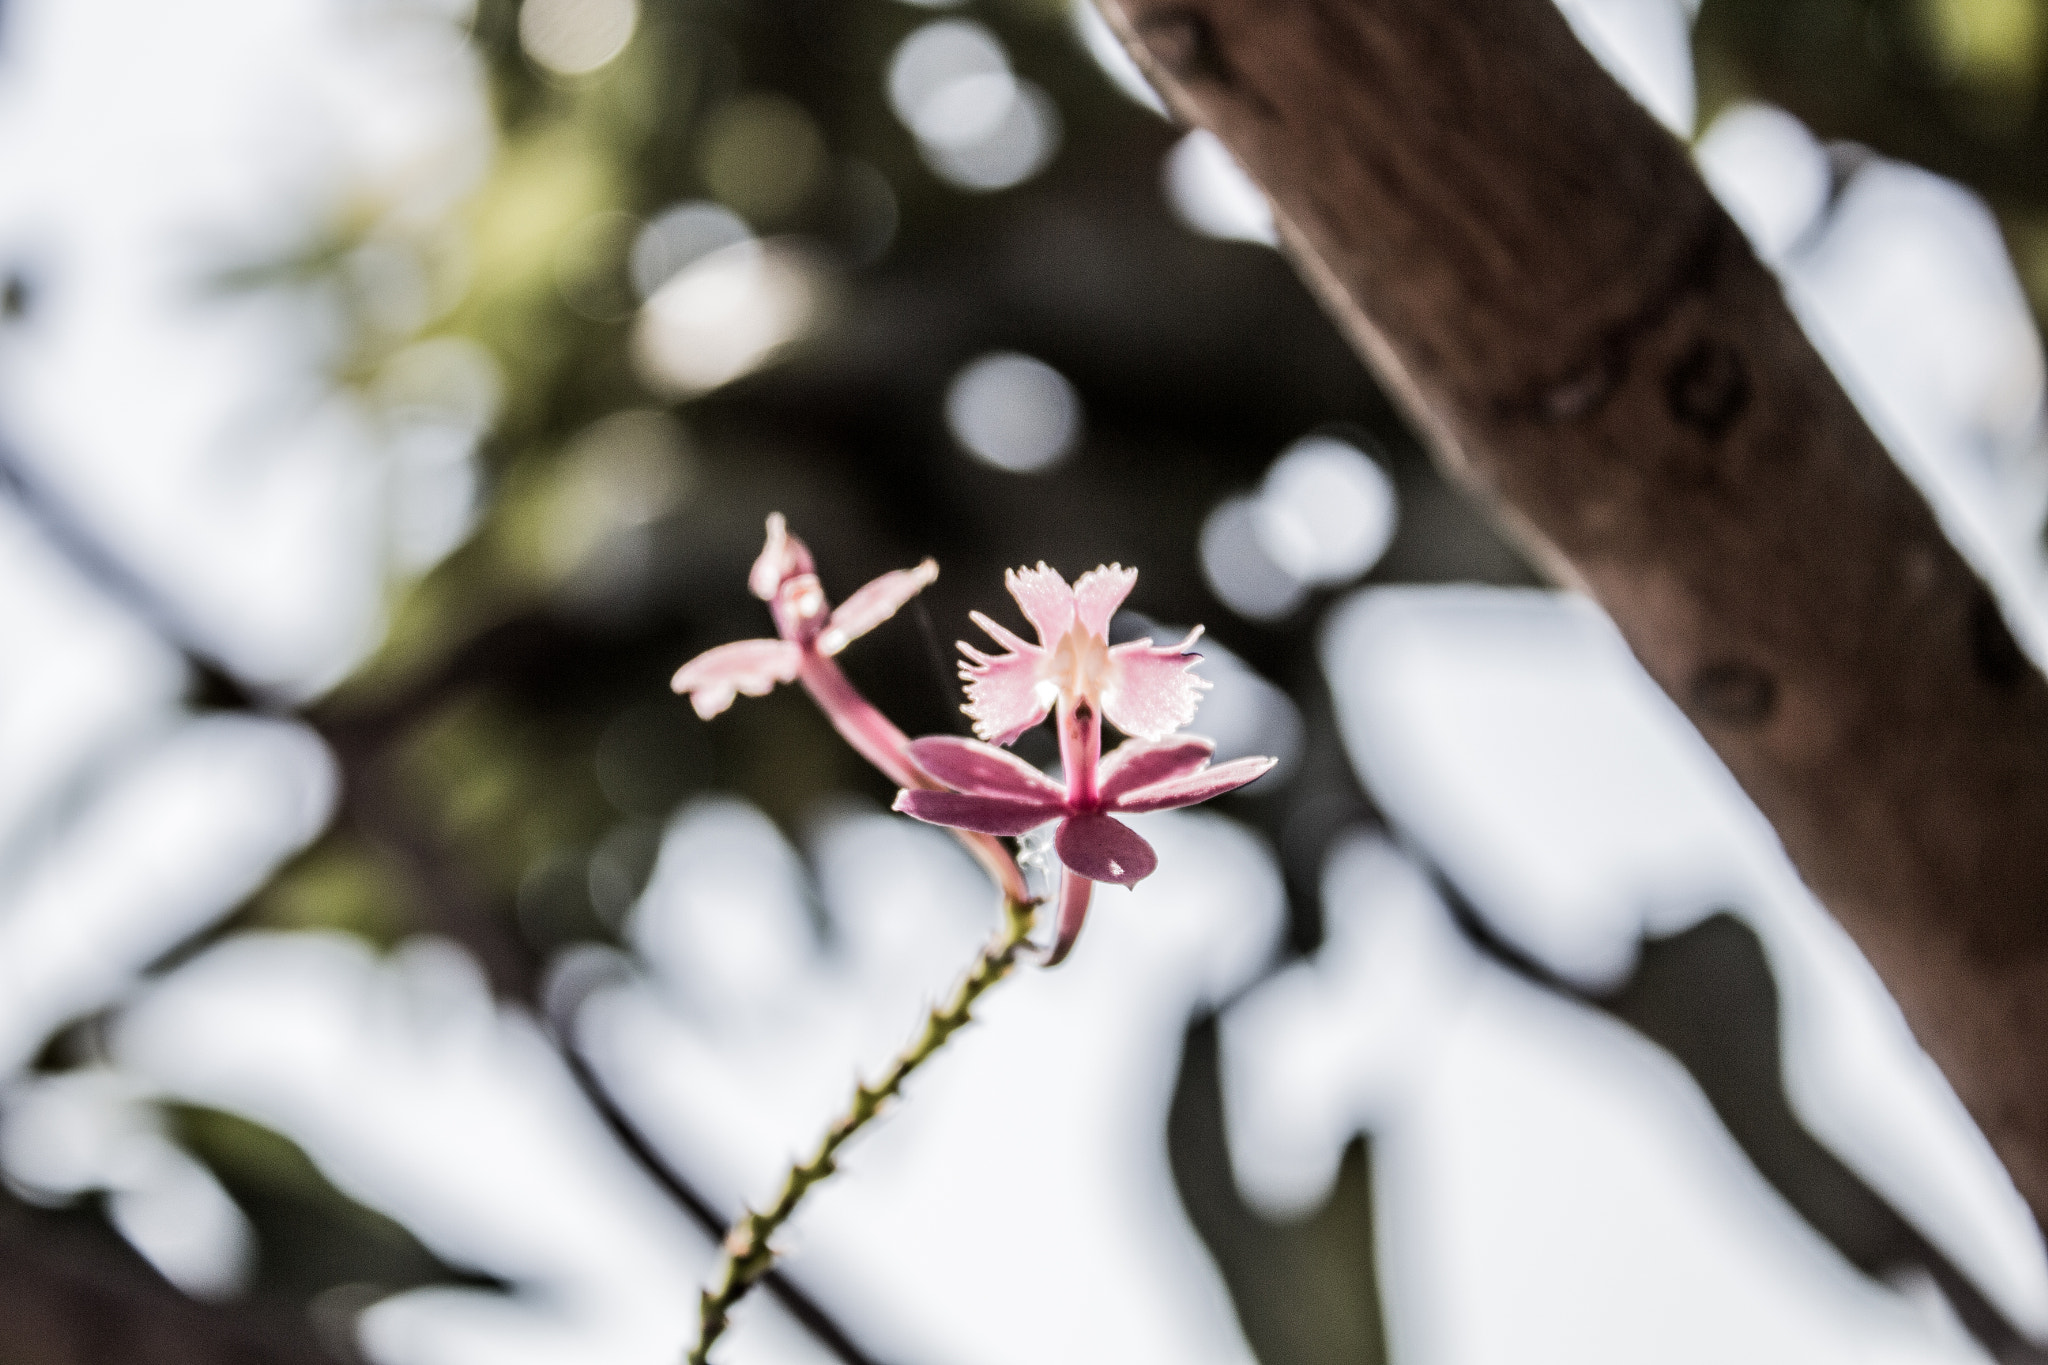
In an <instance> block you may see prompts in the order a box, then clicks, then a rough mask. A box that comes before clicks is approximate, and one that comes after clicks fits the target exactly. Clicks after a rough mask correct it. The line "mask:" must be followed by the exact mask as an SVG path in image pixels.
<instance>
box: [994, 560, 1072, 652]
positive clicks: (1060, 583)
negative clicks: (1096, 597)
mask: <svg viewBox="0 0 2048 1365" xmlns="http://www.w3.org/2000/svg"><path fill="white" fill-rule="evenodd" d="M1003 583H1004V584H1005V586H1007V587H1008V588H1009V589H1010V596H1012V597H1014V598H1016V599H1017V605H1018V606H1019V607H1020V608H1022V609H1023V612H1024V619H1026V620H1027V621H1029V622H1031V624H1032V625H1034V626H1036V627H1037V628H1038V643H1039V644H1041V645H1045V646H1047V647H1048V648H1050V647H1051V645H1052V643H1053V641H1055V640H1057V639H1059V638H1060V636H1062V635H1065V634H1066V633H1067V627H1069V626H1071V625H1073V624H1074V590H1073V589H1072V588H1070V587H1068V586H1067V580H1066V579H1064V578H1061V577H1060V575H1059V571H1058V570H1056V569H1054V568H1052V567H1050V566H1049V565H1047V564H1046V562H1045V561H1044V560H1042V559H1041V560H1039V561H1038V567H1037V568H1035V569H1009V570H1006V571H1005V572H1004V574H1003Z"/></svg>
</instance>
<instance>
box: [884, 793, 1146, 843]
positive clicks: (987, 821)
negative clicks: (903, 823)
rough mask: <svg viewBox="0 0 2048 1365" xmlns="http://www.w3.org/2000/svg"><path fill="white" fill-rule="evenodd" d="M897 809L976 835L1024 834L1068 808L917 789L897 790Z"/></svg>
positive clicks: (971, 794)
mask: <svg viewBox="0 0 2048 1365" xmlns="http://www.w3.org/2000/svg"><path fill="white" fill-rule="evenodd" d="M896 809H897V810H900V811H902V812H903V813H904V814H905V815H908V816H911V817H913V818H915V819H919V820H922V821H924V822H925V823H926V824H928V825H947V826H950V827H952V828H953V829H970V830H973V831H974V832H975V833H977V834H1022V833H1024V832H1025V831H1027V830H1033V829H1037V828H1038V827H1039V826H1040V825H1042V824H1044V823H1045V822H1046V821H1048V820H1051V819H1053V818H1054V817H1056V816H1058V815H1061V814H1063V813H1064V812H1065V810H1066V807H1065V806H1063V805H1062V804H1060V803H1059V802H1058V801H1015V800H1010V799H1008V798H1006V797H1001V796H983V795H979V794H975V793H969V792H935V791H922V790H917V791H900V792H897V793H896ZM1105 818H1107V817H1105Z"/></svg>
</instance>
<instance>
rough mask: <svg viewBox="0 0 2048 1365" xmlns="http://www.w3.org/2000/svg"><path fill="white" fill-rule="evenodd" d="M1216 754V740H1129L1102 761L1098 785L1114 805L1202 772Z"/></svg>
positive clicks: (1180, 737) (1193, 737)
mask: <svg viewBox="0 0 2048 1365" xmlns="http://www.w3.org/2000/svg"><path fill="white" fill-rule="evenodd" d="M1215 752H1216V741H1214V740H1211V739H1203V738H1202V737H1201V736H1200V735H1176V736H1174V737H1173V738H1171V739H1158V740H1154V739H1127V740H1125V741H1124V742H1123V743H1122V744H1119V745H1118V746H1117V747H1116V748H1115V749H1113V750H1112V751H1110V753H1109V754H1108V756H1106V757H1105V758H1104V759H1103V760H1102V767H1101V769H1100V772H1099V774H1098V777H1097V782H1098V783H1099V784H1100V790H1101V792H1102V797H1103V799H1104V800H1105V801H1108V802H1110V803H1111V805H1114V804H1115V803H1116V801H1117V800H1118V799H1119V798H1120V797H1122V796H1124V795H1125V794H1127V793H1130V792H1135V791H1138V790H1140V789H1142V788H1145V787H1149V786H1152V785H1153V784H1154V783H1157V782H1167V781H1171V780H1172V779H1174V778H1177V777H1186V776H1187V775H1188V774H1190V773H1197V772H1200V771H1201V770H1202V769H1203V768H1205V767H1207V766H1208V763H1209V759H1210V758H1211V757H1212V756H1213V755H1214V754H1215Z"/></svg>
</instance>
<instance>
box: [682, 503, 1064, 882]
mask: <svg viewBox="0 0 2048 1365" xmlns="http://www.w3.org/2000/svg"><path fill="white" fill-rule="evenodd" d="M938 576H939V566H938V565H937V564H936V563H934V562H933V561H932V560H930V559H927V560H925V561H924V562H923V563H921V564H919V565H918V566H917V567H916V568H914V569H897V570H894V571H892V572H890V573H885V574H883V575H882V576H881V577H880V578H877V579H875V580H873V581H872V582H870V583H868V584H866V585H865V586H863V587H861V588H860V589H859V590H857V591H856V592H855V593H854V594H853V596H851V597H849V598H847V599H846V600H845V601H844V602H842V603H840V604H839V606H838V608H837V609H836V610H835V609H833V608H832V606H831V604H830V603H829V602H828V601H826V599H825V589H824V587H823V585H821V584H820V583H819V581H818V572H817V568H816V566H815V565H814V564H813V562H812V560H811V552H810V549H809V547H807V546H806V545H805V544H804V543H803V542H802V541H801V540H798V539H797V538H796V537H795V536H793V535H791V534H790V533H789V526H788V524H787V523H786V522H785V521H784V520H783V516H782V513H780V512H775V513H772V514H770V516H769V518H768V539H767V543H766V544H764V545H763V546H762V547H761V555H760V557H759V558H758V559H756V560H755V561H754V567H753V569H752V571H751V572H750V573H749V574H748V575H747V586H748V588H749V589H751V590H752V592H753V594H754V596H756V597H758V598H760V599H761V600H762V601H764V602H766V603H767V604H768V611H769V614H770V615H771V616H772V617H773V618H774V619H775V631H776V635H777V636H778V637H779V638H777V639H773V640H735V641H734V642H732V643H731V644H726V645H719V646H717V647H716V648H714V649H708V650H706V651H705V652H704V653H702V654H699V655H698V656H697V657H696V658H694V659H692V660H690V661H689V662H688V663H686V664H684V665H683V666H682V667H681V668H679V669H677V670H676V675H675V677H674V678H673V679H671V680H670V683H669V686H670V687H672V688H674V689H675V690H676V691H677V692H681V693H686V694H687V695H688V696H689V698H690V705H691V706H692V707H694V708H696V712H697V714H698V715H699V716H701V717H703V718H704V719H705V720H710V719H711V718H712V717H713V716H716V715H718V714H719V713H720V712H722V711H724V710H725V709H726V708H727V707H729V706H731V705H732V703H733V698H734V697H736V696H737V695H739V694H740V693H742V692H744V693H746V694H747V695H748V696H750V697H760V696H766V695H767V694H768V693H769V692H771V691H772V690H774V688H775V685H776V684H777V683H786V682H801V683H802V684H803V686H804V690H805V691H806V692H808V693H810V694H811V699H812V700H813V701H815V702H817V704H818V709H819V710H821V711H823V712H824V713H825V718H826V719H827V720H830V721H831V722H832V728H833V729H835V730H837V731H838V732H839V733H840V735H841V736H842V737H843V738H844V739H845V740H846V742H847V743H849V744H851V745H852V746H853V747H854V749H855V750H857V751H858V752H859V753H860V755H861V757H863V758H865V759H866V760H867V761H868V762H870V763H872V764H874V765H875V767H877V768H879V769H880V770H881V771H882V774H883V775H884V776H885V777H887V778H888V779H889V780H890V781H891V782H894V783H896V784H897V785H898V786H900V787H931V786H935V785H937V784H936V781H935V779H933V778H931V777H929V776H927V775H926V774H925V773H924V772H923V771H921V770H920V769H919V768H918V766H917V764H916V763H915V762H914V761H913V760H912V759H911V757H910V740H909V739H908V738H907V737H906V736H905V735H904V733H903V732H902V731H901V730H899V729H897V728H896V726H895V724H894V723H893V722H891V721H890V720H889V718H888V717H887V716H885V715H883V714H882V713H881V712H880V711H877V710H876V709H875V707H874V704H873V703H871V702H870V701H868V699H867V698H866V697H863V696H862V695H861V694H860V692H859V691H858V690H856V689H855V687H854V685H853V684H852V683H851V682H849V681H848V680H847V677H846V674H844V673H842V672H841V671H840V669H839V665H838V664H836V663H834V662H833V656H834V655H836V654H838V653H839V651H841V650H842V649H845V648H846V646H847V645H848V644H850V643H852V642H853V641H854V640H857V639H859V638H860V637H861V636H863V635H865V634H867V633H868V632H869V631H871V630H873V629H874V628H875V627H876V626H879V625H881V624H882V623H883V622H884V621H886V620H888V619H889V618H890V617H892V616H894V615H895V614H896V613H897V611H898V610H899V609H900V608H901V607H902V606H903V604H904V603H906V602H908V601H909V600H910V599H911V598H913V597H915V596H917V594H918V593H919V592H921V591H922V590H923V589H924V587H925V585H926V584H928V583H930V582H931V581H932V580H933V579H935V578H937V577H938ZM959 838H960V840H961V842H962V843H963V844H965V845H966V846H967V850H968V852H969V853H971V854H973V855H974V857H975V859H976V861H978V862H980V863H981V865H982V866H983V867H985V868H986V869H988V872H989V875H990V876H992V877H994V878H995V879H996V882H997V884H998V885H999V886H1001V887H1002V888H1003V894H1004V895H1006V896H1008V897H1010V898H1011V899H1012V900H1015V901H1019V902H1022V901H1025V900H1028V899H1029V898H1030V893H1029V891H1028V890H1027V888H1026V886H1025V883H1024V877H1023V874H1022V873H1021V872H1019V871H1018V870H1017V863H1016V860H1015V859H1013V858H1012V857H1010V855H1009V853H1008V852H1006V851H1005V850H1004V849H1003V847H1002V845H1000V844H998V843H997V842H996V841H995V840H994V839H993V838H991V837H989V836H988V835H985V834H976V833H973V832H971V831H967V832H962V833H961V834H960V835H959Z"/></svg>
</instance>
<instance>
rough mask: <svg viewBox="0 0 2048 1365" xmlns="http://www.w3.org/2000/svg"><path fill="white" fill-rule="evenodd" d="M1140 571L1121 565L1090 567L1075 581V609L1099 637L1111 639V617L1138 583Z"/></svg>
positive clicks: (1082, 620) (1085, 626)
mask: <svg viewBox="0 0 2048 1365" xmlns="http://www.w3.org/2000/svg"><path fill="white" fill-rule="evenodd" d="M1137 581H1138V571H1137V570H1136V569H1126V568H1125V567H1124V566H1123V565H1121V564H1111V565H1108V566H1107V567H1102V568H1094V569H1090V570H1089V571H1088V572H1087V573H1084V574H1082V575H1081V576H1080V578H1078V579H1076V580H1075V582H1074V611H1075V612H1076V613H1077V614H1078V615H1079V616H1080V618H1081V625H1082V626H1083V627H1084V628H1086V630H1087V631H1088V633H1089V634H1090V635H1093V636H1095V637H1096V638H1097V639H1101V640H1107V639H1108V638H1109V618H1110V617H1112V616H1114V615H1116V609H1117V608H1118V607H1120V606H1122V605H1123V604H1124V599H1125V598H1126V597H1129V596H1130V595H1131V589H1132V587H1134V586H1135V585H1136V584H1137Z"/></svg>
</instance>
